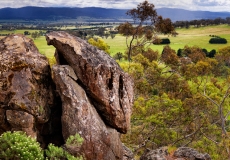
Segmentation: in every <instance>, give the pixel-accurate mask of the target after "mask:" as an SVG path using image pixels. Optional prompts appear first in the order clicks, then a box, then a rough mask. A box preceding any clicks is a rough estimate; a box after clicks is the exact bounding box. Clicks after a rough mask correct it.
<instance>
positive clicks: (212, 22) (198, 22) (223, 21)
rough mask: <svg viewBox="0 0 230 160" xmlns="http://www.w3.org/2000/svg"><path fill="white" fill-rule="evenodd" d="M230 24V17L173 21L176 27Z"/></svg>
mask: <svg viewBox="0 0 230 160" xmlns="http://www.w3.org/2000/svg"><path fill="white" fill-rule="evenodd" d="M220 24H228V25H230V17H226V18H225V19H223V18H215V19H200V20H191V21H176V22H174V23H173V25H174V27H176V28H189V27H191V26H194V27H201V26H210V25H220Z"/></svg>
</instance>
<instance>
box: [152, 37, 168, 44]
mask: <svg viewBox="0 0 230 160" xmlns="http://www.w3.org/2000/svg"><path fill="white" fill-rule="evenodd" d="M153 43H154V44H170V43H171V42H170V40H169V39H168V38H163V39H160V41H159V40H156V41H154V42H153Z"/></svg>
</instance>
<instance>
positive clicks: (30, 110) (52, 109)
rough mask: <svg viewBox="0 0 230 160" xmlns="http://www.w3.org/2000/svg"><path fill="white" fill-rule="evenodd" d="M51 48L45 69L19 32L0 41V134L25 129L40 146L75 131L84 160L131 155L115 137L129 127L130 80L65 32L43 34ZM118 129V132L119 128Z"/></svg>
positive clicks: (102, 55)
mask: <svg viewBox="0 0 230 160" xmlns="http://www.w3.org/2000/svg"><path fill="white" fill-rule="evenodd" d="M46 39H47V42H48V44H49V45H53V46H54V47H56V53H55V57H56V60H57V62H58V64H57V65H54V66H53V67H52V78H51V69H50V66H49V63H48V60H47V58H46V57H45V56H43V55H41V54H40V53H39V52H38V50H37V48H36V47H35V45H34V43H33V41H32V40H31V39H29V38H27V37H25V36H23V35H10V36H8V37H6V38H4V39H2V40H0V61H1V63H0V134H1V133H3V132H5V131H9V130H11V131H16V130H21V131H25V132H26V133H27V135H30V136H32V137H35V138H37V140H38V141H39V142H40V143H41V145H42V147H46V146H47V145H48V143H54V144H56V145H59V146H61V145H63V146H64V148H66V147H67V146H66V145H64V141H65V140H66V139H67V138H68V137H69V136H71V135H75V134H76V133H78V134H80V135H81V137H83V139H84V142H83V144H82V146H81V147H80V148H68V147H67V148H66V149H67V150H68V149H69V150H71V154H74V155H78V154H79V152H80V153H81V154H82V155H84V156H85V158H86V159H88V160H92V159H93V160H119V159H120V160H121V159H132V158H133V155H132V153H131V151H130V150H129V149H128V148H126V147H125V146H124V145H123V144H122V143H121V141H120V133H126V132H127V130H128V129H129V126H130V116H131V110H132V104H133V81H132V79H131V78H130V77H129V76H128V75H127V74H126V73H124V72H123V71H122V70H121V68H120V67H119V65H118V64H117V63H116V62H115V61H114V60H113V59H112V58H111V57H109V56H108V55H107V54H106V53H104V52H103V51H101V50H98V49H97V48H95V47H93V46H91V45H89V44H88V43H86V42H85V41H83V40H81V39H79V38H76V37H74V36H71V35H69V34H67V33H65V32H52V33H49V34H48V35H47V36H46ZM119 132H120V133H119Z"/></svg>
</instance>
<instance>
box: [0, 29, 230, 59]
mask: <svg viewBox="0 0 230 160" xmlns="http://www.w3.org/2000/svg"><path fill="white" fill-rule="evenodd" d="M86 27H87V26H86ZM114 27H115V26H114ZM70 28H71V29H74V26H69V27H67V29H70ZM82 28H83V27H82ZM64 29H65V28H62V30H64ZM24 31H25V30H12V31H9V30H1V31H0V34H13V33H14V34H23V33H24ZM27 31H29V32H35V31H38V30H28V29H27ZM176 32H177V33H178V35H177V36H176V37H173V36H169V35H161V34H160V35H158V37H159V38H169V39H170V41H171V44H170V47H171V48H172V49H174V50H176V51H177V50H178V49H179V48H184V46H185V45H188V46H198V47H200V48H205V49H207V50H208V51H210V50H212V49H216V50H218V49H220V48H223V47H226V46H228V45H229V43H230V26H229V25H214V26H207V27H199V28H195V27H190V28H189V29H186V28H177V29H176ZM210 35H217V36H220V37H222V38H226V39H227V41H228V43H227V44H209V39H210V38H211V37H210ZM0 38H3V36H2V37H0ZM103 40H104V41H105V42H106V43H107V44H108V45H109V46H110V53H111V55H114V54H116V53H117V52H122V53H124V52H125V50H126V38H125V37H124V36H122V35H120V34H117V35H116V36H115V38H113V39H112V38H111V37H108V38H103ZM34 43H35V44H36V46H37V47H38V49H39V51H40V52H41V53H42V54H44V55H46V56H47V57H48V58H52V57H53V54H54V50H55V49H54V48H53V47H52V46H48V45H47V43H46V40H45V37H44V36H41V37H39V38H37V39H35V40H34ZM163 47H164V45H151V48H152V49H153V50H158V51H159V52H161V51H162V50H163Z"/></svg>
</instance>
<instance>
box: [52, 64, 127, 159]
mask: <svg viewBox="0 0 230 160" xmlns="http://www.w3.org/2000/svg"><path fill="white" fill-rule="evenodd" d="M52 70H53V77H54V82H55V84H56V88H57V92H58V93H59V95H60V96H61V100H62V133H63V136H64V139H65V140H66V139H67V138H68V137H69V136H71V135H75V134H76V133H78V134H80V135H81V137H83V138H84V142H83V144H82V146H81V148H80V152H81V153H82V154H84V156H85V157H86V159H89V160H91V159H92V160H107V159H108V160H116V159H122V156H123V148H122V143H121V141H120V138H119V133H118V132H117V131H116V130H115V129H112V128H110V127H109V126H106V125H105V124H104V122H103V121H102V119H101V118H100V116H99V115H98V113H97V111H96V109H95V108H94V106H93V105H92V103H91V101H90V100H89V99H88V97H87V95H86V93H85V91H84V89H83V88H82V87H81V86H80V85H79V84H78V83H77V82H78V77H77V76H76V74H75V73H74V71H73V69H72V68H71V67H70V66H68V65H62V66H61V65H55V66H53V67H52ZM71 150H72V152H71V153H72V154H74V155H77V154H78V151H79V149H77V148H76V149H74V148H71ZM74 152H75V153H74Z"/></svg>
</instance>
